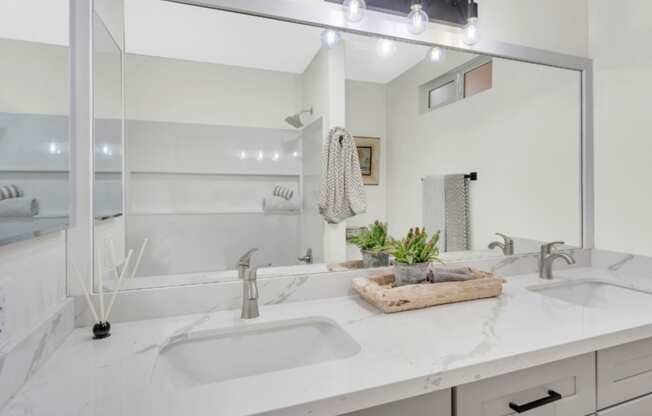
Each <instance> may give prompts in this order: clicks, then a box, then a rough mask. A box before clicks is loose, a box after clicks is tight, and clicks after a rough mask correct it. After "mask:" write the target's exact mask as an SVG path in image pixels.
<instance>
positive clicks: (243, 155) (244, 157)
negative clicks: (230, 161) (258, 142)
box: [238, 150, 247, 160]
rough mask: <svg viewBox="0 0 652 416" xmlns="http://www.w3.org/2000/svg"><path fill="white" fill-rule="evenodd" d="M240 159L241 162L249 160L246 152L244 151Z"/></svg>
mask: <svg viewBox="0 0 652 416" xmlns="http://www.w3.org/2000/svg"><path fill="white" fill-rule="evenodd" d="M238 157H239V158H240V160H245V159H246V158H247V152H245V151H244V150H243V151H241V152H240V154H239V155H238Z"/></svg>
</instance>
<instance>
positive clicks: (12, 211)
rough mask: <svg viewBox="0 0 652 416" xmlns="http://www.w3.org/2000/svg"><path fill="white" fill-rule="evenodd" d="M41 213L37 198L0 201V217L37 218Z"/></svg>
mask: <svg viewBox="0 0 652 416" xmlns="http://www.w3.org/2000/svg"><path fill="white" fill-rule="evenodd" d="M38 213H39V204H38V201H37V200H36V198H10V199H5V200H4V201H0V217H35V216H37V215H38Z"/></svg>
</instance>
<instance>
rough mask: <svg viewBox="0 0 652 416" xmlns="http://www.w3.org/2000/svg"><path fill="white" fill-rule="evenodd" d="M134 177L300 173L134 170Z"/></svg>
mask: <svg viewBox="0 0 652 416" xmlns="http://www.w3.org/2000/svg"><path fill="white" fill-rule="evenodd" d="M129 173H130V174H132V175H189V176H192V175H196V176H246V177H275V178H278V177H286V178H298V177H299V176H301V174H300V173H247V172H242V173H240V172H206V171H203V172H202V171H196V172H194V171H163V170H159V171H156V170H132V171H129Z"/></svg>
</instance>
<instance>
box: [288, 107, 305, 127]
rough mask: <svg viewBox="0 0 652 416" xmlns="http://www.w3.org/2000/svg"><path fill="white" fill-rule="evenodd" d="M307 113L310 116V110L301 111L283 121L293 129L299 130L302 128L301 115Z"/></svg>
mask: <svg viewBox="0 0 652 416" xmlns="http://www.w3.org/2000/svg"><path fill="white" fill-rule="evenodd" d="M305 113H308V114H310V115H312V108H311V109H309V110H303V111H301V112H299V113H297V114H293V115H291V116H289V117H287V118H286V119H285V122H286V123H288V124H289V125H291V126H292V127H294V128H295V129H300V128H301V127H303V121H301V115H302V114H305Z"/></svg>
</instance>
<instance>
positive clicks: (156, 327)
mask: <svg viewBox="0 0 652 416" xmlns="http://www.w3.org/2000/svg"><path fill="white" fill-rule="evenodd" d="M621 259H622V257H619V258H618V259H616V260H615V261H614V263H615V262H617V261H619V260H621ZM516 263H518V262H516ZM531 265H532V264H530V266H531ZM502 267H505V268H507V269H509V268H514V267H515V264H510V265H504V266H502ZM621 270H622V269H621ZM556 275H557V279H556V281H558V282H564V281H567V280H573V279H586V278H592V279H603V280H609V279H612V280H617V281H618V282H619V284H623V285H631V286H634V285H637V286H640V287H646V288H648V290H652V279H650V278H649V277H647V278H643V277H642V276H640V275H628V274H626V273H623V272H622V271H620V272H618V274H617V275H616V274H614V272H612V271H610V270H609V269H608V268H603V269H597V268H591V267H580V268H570V269H564V270H558V271H557V272H556ZM308 280H312V279H308ZM553 283H554V282H553ZM305 284H307V283H304V285H305ZM541 284H542V281H541V280H540V279H539V278H538V276H537V274H535V273H533V272H532V270H530V271H529V272H528V273H527V274H522V275H514V276H509V277H507V283H506V285H505V293H504V295H503V296H502V297H500V298H498V299H484V300H477V301H472V302H463V303H458V304H450V305H442V306H438V307H434V308H428V309H422V310H415V311H408V312H402V313H397V314H390V315H384V314H380V313H378V312H377V311H375V310H373V309H372V308H370V306H369V305H368V304H367V303H366V302H364V301H363V300H361V299H360V298H358V297H357V296H345V297H338V298H336V297H332V298H324V299H317V300H308V301H302V302H285V303H280V304H273V305H264V306H263V307H262V308H261V312H262V314H261V318H258V319H256V320H253V321H255V322H249V321H242V320H240V319H239V310H215V311H213V312H210V313H202V314H196V315H189V316H178V317H172V318H162V319H157V320H149V321H135V322H127V323H121V324H116V325H115V326H114V332H113V336H112V337H111V338H109V339H107V340H105V341H101V342H92V341H90V339H89V338H90V335H89V329H88V328H80V329H77V330H75V331H74V332H73V334H72V335H71V336H70V337H69V338H68V339H67V340H66V342H65V343H64V345H63V346H62V347H61V348H60V349H59V350H58V351H57V352H56V353H55V357H54V358H53V359H50V360H48V361H47V362H46V363H45V365H44V366H43V368H42V369H41V371H39V372H38V373H37V374H36V375H35V376H34V377H32V378H31V380H30V381H29V382H28V383H27V384H26V385H25V387H24V388H23V389H22V390H21V392H20V393H19V394H18V395H16V397H14V399H13V400H11V401H10V403H9V404H8V405H7V406H6V408H5V409H4V411H3V412H2V415H5V416H9V415H11V416H17V415H21V416H22V415H31V416H39V415H53V414H54V415H81V416H104V415H106V416H109V415H110V416H123V415H124V416H127V415H136V414H137V415H143V416H146V415H157V416H166V415H170V416H172V415H175V416H176V415H179V414H193V415H215V414H219V415H223V416H236V415H252V414H264V415H274V416H276V415H283V416H294V415H308V414H310V415H334V414H340V413H345V412H350V411H354V410H357V409H360V408H365V407H370V406H374V405H378V404H382V403H386V402H390V401H395V400H400V399H403V398H408V397H412V396H415V395H419V394H424V393H425V392H430V391H435V390H439V389H444V388H449V387H452V386H456V385H461V384H465V383H469V382H473V381H476V380H479V379H484V378H488V377H493V376H496V375H500V374H504V373H508V372H512V371H517V370H520V369H523V368H527V367H532V366H536V365H540V364H544V363H547V362H552V361H557V360H560V359H564V358H567V357H571V356H575V355H579V354H583V353H586V352H590V351H594V350H596V349H602V348H608V347H611V346H614V345H620V344H622V343H626V342H630V341H635V340H638V339H643V338H648V337H652V302H651V303H650V305H649V306H648V305H645V304H640V303H639V304H637V305H636V306H630V305H627V304H626V303H624V304H623V305H622V308H620V309H613V308H611V309H608V308H590V307H582V306H579V305H575V304H571V303H567V302H564V301H562V300H559V299H556V298H552V297H549V296H543V295H541V294H539V293H537V292H534V291H532V290H529V287H531V286H536V285H541ZM285 287H287V286H285ZM281 293H282V291H281ZM634 307H636V308H639V309H637V310H632V308H634ZM305 317H322V318H326V319H330V320H332V321H334V322H336V323H337V324H338V325H340V326H341V327H342V328H343V329H344V330H345V331H346V332H347V333H348V334H349V335H350V336H351V337H352V338H353V339H354V340H355V341H356V342H357V343H358V344H359V345H360V346H361V351H360V353H358V354H357V355H355V356H352V357H349V358H346V359H342V360H336V361H329V362H322V363H318V364H313V365H308V366H303V367H296V368H292V369H287V370H281V371H275V372H270V373H263V374H257V375H254V376H249V377H242V378H236V379H231V380H225V381H221V382H218V383H214V384H207V385H200V386H192V387H185V388H179V387H178V386H174V385H172V384H171V382H170V380H169V379H168V378H167V377H159V376H157V373H158V372H155V371H154V370H155V369H157V368H158V357H159V351H160V349H161V346H164V345H165V344H166V343H167V342H169V341H170V340H171V339H173V337H177V336H191V335H192V334H193V333H195V332H199V331H205V330H220V329H229V328H237V327H243V328H245V327H247V325H252V324H259V323H266V322H277V321H283V320H292V319H298V318H305ZM461 323H463V324H461ZM532 328H537V330H536V331H532ZM524 335H526V336H524ZM216 359H219V357H216ZM159 370H162V371H165V369H164V368H163V369H159ZM64 386H75V388H74V389H70V388H69V387H68V388H66V387H64ZM252 391H254V392H256V395H255V398H254V399H252V396H251V395H250V394H251V392H252ZM53 409H56V411H55V412H54V413H53Z"/></svg>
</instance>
